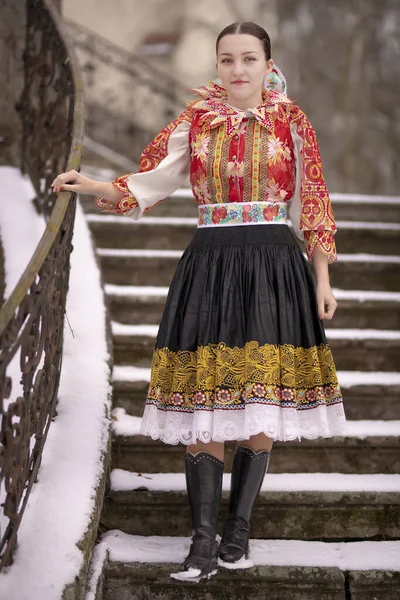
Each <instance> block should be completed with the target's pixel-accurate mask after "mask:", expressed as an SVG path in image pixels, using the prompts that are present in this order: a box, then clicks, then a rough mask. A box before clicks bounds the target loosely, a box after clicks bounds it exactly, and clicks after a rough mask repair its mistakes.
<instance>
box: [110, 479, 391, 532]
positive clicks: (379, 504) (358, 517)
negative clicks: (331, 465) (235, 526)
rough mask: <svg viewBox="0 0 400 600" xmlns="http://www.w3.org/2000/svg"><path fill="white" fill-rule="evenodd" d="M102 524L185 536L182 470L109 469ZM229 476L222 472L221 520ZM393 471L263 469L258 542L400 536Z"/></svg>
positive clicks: (254, 527) (255, 521) (255, 525)
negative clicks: (357, 472) (276, 471)
mask: <svg viewBox="0 0 400 600" xmlns="http://www.w3.org/2000/svg"><path fill="white" fill-rule="evenodd" d="M110 479H111V489H110V491H109V493H108V494H107V495H106V498H105V505H104V509H103V513H102V524H103V526H104V527H105V528H106V529H121V530H123V531H125V532H126V533H130V534H134V535H182V536H189V535H190V533H191V525H190V520H189V509H188V504H187V495H186V488H185V475H184V473H157V474H151V473H131V472H128V471H123V470H120V469H114V470H113V471H112V472H111V475H110ZM229 486H230V474H229V473H225V474H224V482H223V494H222V510H221V520H222V519H223V518H224V515H225V514H226V510H227V503H228V497H229ZM399 499H400V475H346V474H343V473H329V474H325V473H305V474H304V473H280V474H271V473H268V474H267V475H266V477H265V479H264V483H263V486H262V489H261V492H260V494H259V496H258V498H257V501H256V505H255V508H254V511H253V521H252V536H253V537H255V538H257V539H262V538H271V539H281V540H282V539H301V540H320V541H356V540H375V541H377V540H398V539H400V504H399Z"/></svg>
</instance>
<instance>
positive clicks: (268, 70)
mask: <svg viewBox="0 0 400 600" xmlns="http://www.w3.org/2000/svg"><path fill="white" fill-rule="evenodd" d="M274 64H275V63H274V61H273V60H272V58H270V59H269V61H268V62H267V66H266V68H265V72H264V75H268V74H269V73H271V71H272V69H273V68H274Z"/></svg>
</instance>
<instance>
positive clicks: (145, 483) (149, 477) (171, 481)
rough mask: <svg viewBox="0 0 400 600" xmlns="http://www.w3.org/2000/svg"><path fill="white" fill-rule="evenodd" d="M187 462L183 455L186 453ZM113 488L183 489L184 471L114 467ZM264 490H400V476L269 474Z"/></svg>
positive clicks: (227, 482) (225, 481) (227, 484)
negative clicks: (168, 471)
mask: <svg viewBox="0 0 400 600" xmlns="http://www.w3.org/2000/svg"><path fill="white" fill-rule="evenodd" d="M182 465H183V454H182ZM110 480H111V489H112V490H114V491H120V492H128V491H132V490H136V489H139V488H146V489H147V490H149V491H151V492H183V491H185V490H186V483H185V474H184V473H133V472H131V471H124V470H123V469H113V470H112V471H111V475H110ZM230 483H231V474H230V473H224V476H223V483H222V489H223V491H225V492H228V491H229V489H230ZM261 491H262V492H400V475H386V474H385V475H381V474H377V475H375V474H374V475H369V474H368V475H354V474H346V473H267V474H266V476H265V478H264V481H263V484H262V486H261Z"/></svg>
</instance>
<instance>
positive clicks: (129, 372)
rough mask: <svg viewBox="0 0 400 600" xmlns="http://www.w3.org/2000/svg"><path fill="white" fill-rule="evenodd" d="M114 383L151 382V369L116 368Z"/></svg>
mask: <svg viewBox="0 0 400 600" xmlns="http://www.w3.org/2000/svg"><path fill="white" fill-rule="evenodd" d="M113 381H149V382H150V369H146V368H141V367H131V366H129V365H128V366H122V365H121V366H118V365H117V366H114V369H113Z"/></svg>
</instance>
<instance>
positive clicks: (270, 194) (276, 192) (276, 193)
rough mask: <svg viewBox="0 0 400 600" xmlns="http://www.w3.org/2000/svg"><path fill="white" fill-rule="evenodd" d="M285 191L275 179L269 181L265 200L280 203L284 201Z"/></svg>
mask: <svg viewBox="0 0 400 600" xmlns="http://www.w3.org/2000/svg"><path fill="white" fill-rule="evenodd" d="M286 195H287V191H286V190H284V189H283V187H282V184H279V183H277V182H276V181H275V179H273V178H271V179H269V181H268V183H267V198H268V200H270V201H272V200H276V201H278V202H279V201H282V200H284V199H285V197H286Z"/></svg>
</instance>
